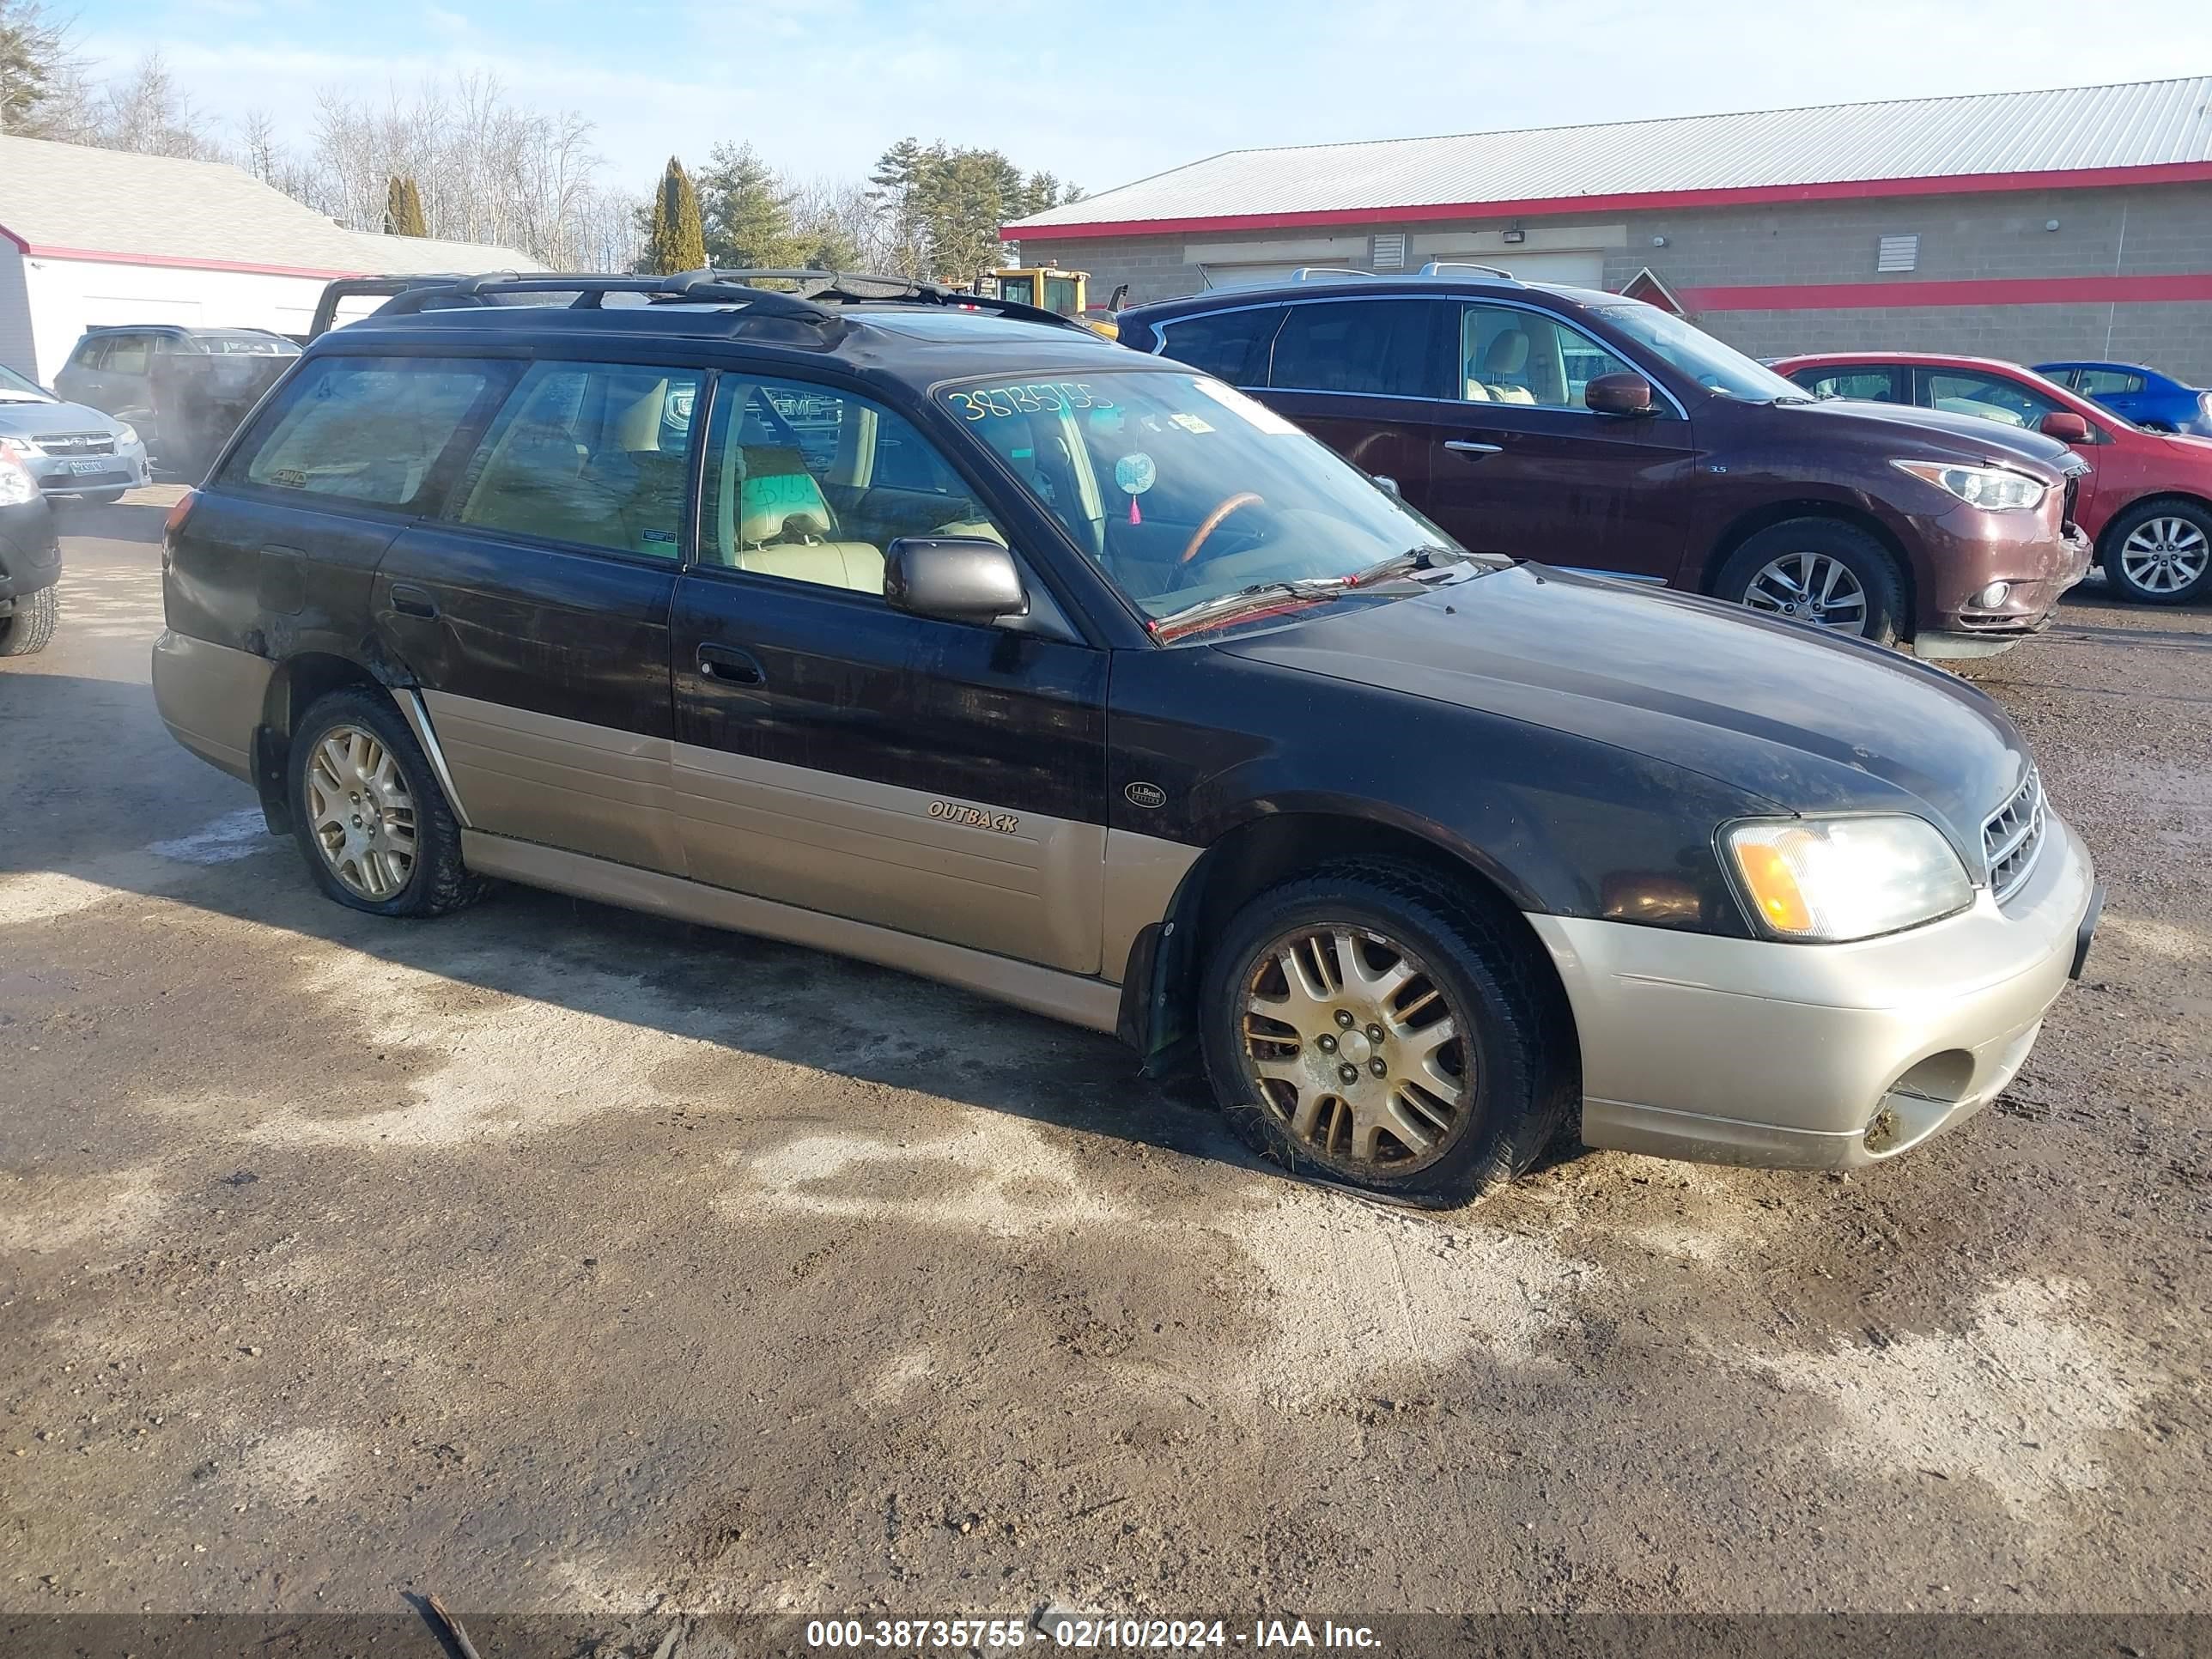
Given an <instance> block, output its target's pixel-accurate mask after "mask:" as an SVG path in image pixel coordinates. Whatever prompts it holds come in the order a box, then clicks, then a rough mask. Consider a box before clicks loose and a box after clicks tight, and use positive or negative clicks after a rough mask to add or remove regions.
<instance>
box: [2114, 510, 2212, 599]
mask: <svg viewBox="0 0 2212 1659" xmlns="http://www.w3.org/2000/svg"><path fill="white" fill-rule="evenodd" d="M2207 565H2212V540H2208V538H2206V536H2205V534H2204V531H2203V526H2200V525H2198V524H2197V523H2195V522H2194V521H2193V520H2188V519H2184V518H2178V517H2171V516H2169V517H2165V518H2157V519H2146V520H2143V522H2142V523H2141V524H2139V525H2137V526H2136V527H2135V529H2134V531H2133V532H2131V533H2130V535H2129V537H2128V538H2127V540H2126V541H2124V542H2123V543H2121V544H2120V568H2121V569H2122V570H2123V571H2124V573H2125V574H2126V576H2127V579H2128V580H2129V581H2130V583H2131V584H2132V585H2133V586H2136V587H2138V588H2140V589H2142V592H2146V593H2178V592H2180V591H2181V590H2182V589H2183V588H2185V587H2187V586H2189V585H2190V584H2191V582H2194V581H2197V580H2200V579H2202V577H2203V574H2204V571H2205V568H2206V567H2207Z"/></svg>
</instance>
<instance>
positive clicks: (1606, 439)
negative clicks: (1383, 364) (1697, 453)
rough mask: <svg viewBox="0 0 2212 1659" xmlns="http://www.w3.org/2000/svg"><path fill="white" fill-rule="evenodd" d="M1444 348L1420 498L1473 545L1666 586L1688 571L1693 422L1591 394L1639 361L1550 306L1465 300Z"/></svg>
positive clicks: (1662, 408)
mask: <svg viewBox="0 0 2212 1659" xmlns="http://www.w3.org/2000/svg"><path fill="white" fill-rule="evenodd" d="M1454 310H1455V313H1456V315H1455V318H1454V326H1453V327H1452V328H1451V330H1450V331H1449V333H1448V335H1447V336H1446V338H1445V343H1444V345H1443V349H1444V351H1445V352H1446V353H1447V354H1448V367H1449V371H1450V374H1451V375H1452V386H1451V398H1450V401H1449V402H1447V403H1444V404H1440V405H1437V407H1435V408H1434V409H1433V410H1431V414H1430V416H1429V420H1430V429H1429V435H1430V438H1431V447H1430V450H1429V478H1428V485H1427V489H1426V492H1425V495H1420V496H1417V497H1416V498H1415V500H1416V503H1417V504H1418V505H1419V506H1420V507H1422V508H1423V509H1424V510H1425V511H1426V512H1427V513H1428V514H1429V516H1430V517H1431V518H1432V519H1434V520H1437V523H1439V524H1441V525H1442V526H1443V527H1444V528H1445V529H1446V530H1449V532H1451V533H1452V534H1453V535H1454V536H1455V537H1456V538H1458V539H1459V540H1460V541H1461V542H1462V543H1463V544H1465V545H1467V546H1468V547H1470V548H1472V549H1474V550H1475V551H1477V552H1479V553H1500V554H1504V555H1505V556H1507V557H1509V558H1516V559H1538V560H1541V561H1543V562H1546V563H1547V564H1559V565H1570V566H1577V567H1581V568H1588V569H1593V570H1603V571H1611V572H1617V573H1619V574H1624V575H1631V576H1642V577H1645V578H1649V579H1651V580H1660V581H1666V580H1672V579H1673V578H1674V576H1675V575H1676V574H1678V573H1679V572H1680V568H1681V565H1682V558H1683V554H1684V551H1685V538H1686V535H1687V519H1688V505H1689V494H1690V489H1691V486H1692V454H1691V449H1690V423H1689V422H1687V421H1686V420H1684V419H1683V418H1682V417H1681V416H1680V415H1679V414H1677V413H1676V412H1675V410H1674V405H1673V404H1671V403H1669V402H1668V401H1667V398H1666V394H1665V393H1664V392H1656V391H1655V393H1654V395H1655V397H1656V398H1657V400H1658V408H1657V412H1656V413H1653V414H1650V415H1644V416H1620V415H1601V414H1599V413H1597V412H1596V411H1595V410H1592V409H1590V408H1589V406H1588V405H1587V404H1584V403H1583V387H1584V386H1587V385H1588V384H1589V382H1590V381H1591V380H1595V379H1596V378H1597V377H1598V376H1599V375H1601V374H1620V373H1622V372H1624V371H1627V370H1629V369H1630V368H1631V366H1630V365H1629V364H1627V363H1626V362H1622V361H1621V360H1620V357H1618V356H1615V355H1614V354H1613V352H1612V351H1611V350H1609V349H1607V348H1606V347H1604V346H1602V345H1601V344H1599V343H1597V342H1596V341H1595V340H1594V339H1592V338H1591V337H1589V336H1588V335H1586V334H1584V333H1583V332H1582V331H1580V330H1578V329H1576V328H1573V327H1571V326H1570V325H1568V324H1566V323H1565V322H1563V321H1561V320H1560V319H1558V318H1555V317H1553V316H1552V315H1551V314H1550V313H1547V312H1542V311H1537V310H1534V309H1530V308H1527V307H1519V306H1510V305H1501V304H1496V303H1491V302H1486V301H1464V302H1457V303H1455V306H1454Z"/></svg>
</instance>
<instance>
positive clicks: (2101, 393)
mask: <svg viewBox="0 0 2212 1659" xmlns="http://www.w3.org/2000/svg"><path fill="white" fill-rule="evenodd" d="M2075 389H2076V390H2078V391H2079V392H2081V394H2082V396H2084V397H2087V398H2112V397H2129V396H2131V395H2133V394H2134V393H2136V392H2141V391H2142V389H2143V377H2142V375H2140V374H2128V373H2127V372H2126V371H2125V370H2124V369H2118V368H2085V369H2083V370H2082V371H2081V380H2079V381H2078V382H2076V386H2075Z"/></svg>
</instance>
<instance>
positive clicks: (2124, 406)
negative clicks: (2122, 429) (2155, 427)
mask: <svg viewBox="0 0 2212 1659" xmlns="http://www.w3.org/2000/svg"><path fill="white" fill-rule="evenodd" d="M2070 384H2071V385H2072V386H2073V388H2074V390H2075V391H2076V392H2080V393H2081V395H2082V396H2083V397H2085V398H2091V399H2093V400H2094V401H2095V402H2097V403H2100V404H2104V406H2105V407H2106V408H2107V409H2109V410H2112V412H2113V413H2114V414H2115V415H2119V416H2124V417H2125V418H2126V419H2128V420H2130V421H2142V420H2143V419H2145V418H2146V417H2148V416H2149V415H2150V413H2151V410H2150V408H2149V404H2151V403H2152V402H2153V401H2154V399H2153V398H2151V396H2150V395H2149V394H2148V392H2146V391H2145V389H2144V381H2143V377H2142V375H2140V374H2135V373H2133V372H2131V371H2130V370H2128V369H2124V368H2085V369H2083V370H2081V374H2080V376H2079V377H2078V378H2077V379H2076V380H2074V381H2072V382H2070Z"/></svg>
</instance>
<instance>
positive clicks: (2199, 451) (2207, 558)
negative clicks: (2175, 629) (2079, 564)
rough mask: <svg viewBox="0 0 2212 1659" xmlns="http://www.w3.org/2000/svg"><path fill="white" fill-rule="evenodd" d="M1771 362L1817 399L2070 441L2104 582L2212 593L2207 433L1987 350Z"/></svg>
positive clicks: (2183, 594) (2187, 595)
mask: <svg viewBox="0 0 2212 1659" xmlns="http://www.w3.org/2000/svg"><path fill="white" fill-rule="evenodd" d="M1774 368H1775V370H1776V371H1777V372H1778V374H1784V375H1786V376H1787V377H1788V378H1789V379H1790V380H1795V381H1796V383H1797V384H1798V385H1799V386H1803V387H1804V388H1805V390H1806V391H1808V392H1811V393H1812V394H1813V395H1814V397H1815V398H1858V399H1862V400H1864V401H1868V402H1872V403H1882V404H1917V406H1919V407H1920V408H1922V409H1937V410H1947V411H1948V412H1950V413H1952V414H1957V415H1978V416H1982V417H1984V419H1987V420H1991V421H1996V422H1999V423H2001V424H2002V425H2004V426H2008V427H2012V428H2033V429H2035V430H2038V431H2040V432H2042V433H2044V434H2045V435H2048V436H2050V437H2053V438H2057V439H2061V440H2063V441H2065V442H2067V443H2069V444H2071V445H2073V446H2074V447H2075V449H2076V450H2077V451H2079V452H2080V453H2081V455H2082V457H2083V458H2084V459H2087V461H2088V462H2089V464H2090V466H2091V469H2092V471H2091V473H2090V476H2089V477H2086V478H2084V479H2083V480H2082V481H2081V496H2080V499H2079V500H2078V501H2077V502H2076V504H2075V509H2074V518H2075V522H2076V523H2077V524H2079V525H2080V526H2081V527H2082V529H2084V530H2085V531H2087V532H2088V533H2089V535H2090V537H2091V538H2093V540H2094V541H2095V543H2096V546H2097V557H2098V559H2099V560H2100V562H2102V563H2103V565H2104V567H2105V576H2106V580H2107V581H2109V582H2110V583H2111V584H2112V587H2113V588H2114V590H2115V591H2117V592H2120V593H2124V594H2125V595H2126V596H2127V597H2128V598H2130V599H2142V600H2143V601H2145V602H2147V603H2148V604H2151V605H2180V604H2183V603H2185V602H2186V601H2188V600H2191V599H2207V598H2212V439H2204V438H2186V437H2180V436H2177V435H2172V434H2169V433H2162V432H2147V431H2145V430H2144V429H2143V428H2141V427H2139V426H2136V425H2133V424H2131V423H2130V422H2129V421H2127V420H2126V419H2124V417H2123V416H2118V415H2115V414H2114V413H2113V412H2112V410H2109V409H2106V408H2104V407H2103V406H2102V405H2101V404H2094V403H2092V402H2090V401H2089V399H2087V398H2083V397H2080V396H2077V395H2076V394H2075V393H2074V392H2069V391H2068V390H2067V389H2066V388H2065V387H2064V386H2060V385H2058V384H2057V382H2056V381H2054V380H2045V379H2044V377H2043V376H2042V375H2040V374H2037V373H2035V371H2034V370H2033V369H2027V368H2021V366H2020V365H2019V364H2017V363H2000V362H1992V361H1990V359H1988V358H1986V357H1946V356H1935V355H1932V354H1929V353H1924V352H1907V351H1848V352H1846V351H1832V352H1822V353H1820V354H1819V355H1817V356H1803V357H1784V359H1782V360H1781V361H1780V362H1778V363H1776V364H1775V365H1774Z"/></svg>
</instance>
